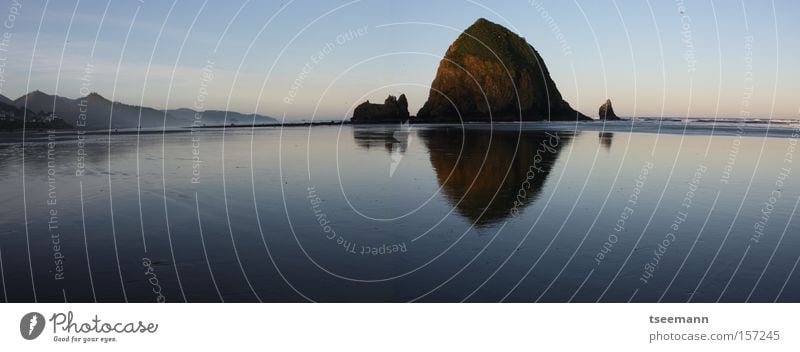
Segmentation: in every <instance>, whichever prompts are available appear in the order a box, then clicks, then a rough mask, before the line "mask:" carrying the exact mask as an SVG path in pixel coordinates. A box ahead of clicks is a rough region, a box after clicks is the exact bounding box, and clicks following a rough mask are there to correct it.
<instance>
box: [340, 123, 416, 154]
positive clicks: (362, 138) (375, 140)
mask: <svg viewBox="0 0 800 352" xmlns="http://www.w3.org/2000/svg"><path fill="white" fill-rule="evenodd" d="M396 126H397V127H393V128H386V129H380V128H357V127H354V128H353V139H354V140H355V142H356V145H358V146H359V147H361V148H364V149H367V150H369V149H372V148H384V149H386V152H388V153H390V154H391V153H392V152H400V153H405V152H406V148H408V136H409V134H410V133H411V131H410V130H409V128H408V127H407V126H408V124H405V125H401V124H397V125H396Z"/></svg>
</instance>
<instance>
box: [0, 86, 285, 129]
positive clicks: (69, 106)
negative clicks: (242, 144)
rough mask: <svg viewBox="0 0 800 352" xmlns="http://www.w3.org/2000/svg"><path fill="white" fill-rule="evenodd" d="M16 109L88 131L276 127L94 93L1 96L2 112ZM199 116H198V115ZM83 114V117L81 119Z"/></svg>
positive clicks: (261, 119) (233, 115) (244, 117)
mask: <svg viewBox="0 0 800 352" xmlns="http://www.w3.org/2000/svg"><path fill="white" fill-rule="evenodd" d="M11 109H16V110H14V112H15V113H16V115H17V116H18V117H19V118H20V119H21V116H20V113H21V112H22V111H24V109H27V110H28V111H30V112H32V113H34V114H36V115H39V116H42V115H50V114H53V113H54V114H55V115H56V116H57V117H59V118H61V119H63V120H64V121H65V122H67V123H69V124H70V125H73V126H79V124H78V120H79V119H81V121H82V122H83V121H85V126H82V128H85V129H109V128H136V127H138V126H140V127H142V128H152V127H162V126H166V127H185V126H191V125H192V124H193V123H194V122H195V116H199V117H200V118H199V122H198V123H199V124H202V125H207V126H213V125H223V124H226V125H230V124H232V123H233V124H237V125H249V124H251V123H253V124H268V123H277V122H278V121H277V120H276V119H274V118H272V117H269V116H264V115H258V114H256V115H253V114H242V113H238V112H233V111H228V112H227V119H226V112H225V111H219V110H207V111H202V112H198V111H195V110H192V109H186V108H183V109H172V110H166V111H164V110H158V109H153V108H150V107H146V106H138V105H128V104H124V103H120V102H112V101H110V100H108V99H106V98H104V97H103V96H101V95H100V94H97V93H91V94H89V95H87V96H85V97H81V98H77V99H70V98H66V97H61V96H57V95H50V94H47V93H44V92H41V91H38V90H36V91H33V92H30V93H28V94H26V95H23V96H21V97H19V98H17V99H15V100H11V99H9V98H7V97H5V96H2V95H0V111H4V110H9V111H10V110H11ZM198 113H199V115H198ZM81 114H83V115H81Z"/></svg>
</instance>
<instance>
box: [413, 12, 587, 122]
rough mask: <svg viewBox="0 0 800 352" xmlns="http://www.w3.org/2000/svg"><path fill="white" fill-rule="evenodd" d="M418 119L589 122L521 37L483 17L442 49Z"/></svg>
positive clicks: (536, 53)
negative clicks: (442, 53) (444, 50)
mask: <svg viewBox="0 0 800 352" xmlns="http://www.w3.org/2000/svg"><path fill="white" fill-rule="evenodd" d="M417 118H419V119H423V120H433V121H442V120H444V121H457V120H459V119H461V120H467V121H490V120H491V121H517V120H520V119H521V120H576V119H577V120H590V118H589V117H587V116H585V115H583V114H581V113H579V112H577V111H575V110H574V109H572V108H571V107H570V106H569V104H568V103H567V102H565V101H564V100H563V99H562V97H561V93H559V91H558V88H557V87H556V84H555V82H553V80H552V79H551V78H550V73H549V72H548V71H547V67H546V66H545V64H544V61H543V60H542V57H541V56H539V53H538V52H536V50H535V49H534V48H533V47H532V46H531V45H529V44H528V43H527V42H526V41H525V39H524V38H522V37H520V36H518V35H516V34H514V33H513V32H511V31H510V30H508V29H506V28H505V27H503V26H500V25H498V24H495V23H492V22H489V21H488V20H486V19H482V18H481V19H479V20H478V21H476V22H475V23H474V24H473V25H472V26H470V27H469V28H467V29H466V30H465V31H464V33H462V34H461V35H460V36H459V37H458V39H456V41H455V42H453V44H452V45H450V48H448V49H447V53H446V54H445V57H444V59H442V61H441V62H440V63H439V69H438V71H437V72H436V78H434V80H433V83H432V84H431V90H430V93H429V96H428V101H427V102H426V103H425V105H424V106H423V107H422V109H420V111H419V113H418V114H417Z"/></svg>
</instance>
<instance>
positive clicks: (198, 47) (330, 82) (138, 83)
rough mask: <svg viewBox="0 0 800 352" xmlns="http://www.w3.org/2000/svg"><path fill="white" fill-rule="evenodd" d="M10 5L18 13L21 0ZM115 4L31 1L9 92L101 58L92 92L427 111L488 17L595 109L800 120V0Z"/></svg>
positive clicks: (74, 84)
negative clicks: (472, 31) (462, 35)
mask: <svg viewBox="0 0 800 352" xmlns="http://www.w3.org/2000/svg"><path fill="white" fill-rule="evenodd" d="M4 3H5V6H3V7H2V8H0V14H2V16H3V19H7V18H8V15H9V13H10V11H12V8H13V7H14V6H13V2H11V1H7V0H6V1H5V2H4ZM107 4H108V2H107V1H101V0H82V1H80V2H77V1H70V0H59V1H49V2H44V1H26V2H24V3H23V5H22V7H21V8H19V11H20V14H19V15H18V16H16V17H15V18H14V22H13V23H12V24H13V27H12V28H11V29H7V28H3V30H5V31H7V32H8V33H10V35H11V39H10V41H9V46H8V51H7V52H4V53H3V52H0V54H2V55H0V56H3V55H5V57H6V59H5V66H4V71H3V77H2V78H3V79H5V82H4V84H3V86H2V91H1V92H0V93H2V94H3V95H6V96H8V97H10V98H12V99H14V98H16V97H18V96H20V95H22V94H24V93H25V92H26V91H29V90H34V89H39V90H42V91H44V92H47V93H58V94H60V95H64V96H68V97H77V96H79V95H80V89H81V84H82V81H81V78H82V77H84V71H85V69H86V67H87V64H91V65H92V67H93V72H92V73H91V75H90V76H85V77H84V78H86V79H87V80H86V81H87V82H91V90H92V91H97V92H99V93H101V94H102V95H104V96H106V97H108V98H112V96H113V97H114V100H117V101H122V102H126V103H133V104H138V103H139V102H140V101H143V102H144V104H145V105H148V106H154V107H158V108H163V107H165V106H168V107H170V108H174V107H190V106H192V105H195V103H196V101H197V100H198V95H200V96H201V99H205V100H206V103H205V107H206V108H209V109H212V108H213V109H225V108H226V106H229V107H230V109H231V110H236V111H241V112H253V111H258V112H259V113H263V114H267V115H271V116H275V117H281V116H283V115H284V114H285V115H286V116H287V118H289V119H300V118H310V117H311V116H312V115H313V114H314V113H315V111H316V116H317V118H325V119H329V118H335V119H338V118H343V117H345V116H347V115H348V113H349V112H350V111H351V109H352V108H353V106H354V104H357V103H360V102H361V101H363V100H365V99H371V100H373V101H376V100H377V101H382V100H383V98H385V96H386V95H387V94H389V93H392V94H397V93H400V92H403V93H406V95H407V96H408V98H409V102H410V105H411V109H412V113H416V110H417V109H418V108H419V107H420V106H421V105H422V104H423V103H424V101H425V99H426V98H427V93H428V87H427V86H428V85H429V84H430V83H431V81H432V80H433V77H434V75H435V72H436V67H437V66H438V62H439V60H440V59H441V56H442V55H443V54H444V52H445V50H446V49H447V47H448V45H449V44H450V43H451V42H452V41H453V40H454V39H455V38H456V37H457V36H458V34H459V32H460V31H461V30H463V29H465V28H466V27H468V26H469V25H470V24H471V23H472V22H474V21H475V20H476V19H477V18H480V17H485V18H487V19H489V20H491V21H494V22H496V23H499V24H502V25H504V26H506V27H508V28H511V29H512V30H514V31H516V32H517V33H518V34H520V35H521V36H523V37H525V38H526V39H527V40H528V41H529V42H530V43H531V44H532V45H533V46H534V47H536V49H537V50H539V52H540V54H541V55H542V56H543V57H544V59H545V62H546V63H547V65H548V68H549V70H550V72H551V74H552V76H553V79H554V80H555V81H556V84H557V85H558V87H559V89H560V90H561V92H562V94H563V95H564V97H565V99H566V100H567V101H568V102H569V103H570V104H571V105H572V106H573V107H575V108H576V109H578V110H580V111H582V112H584V113H586V114H588V115H590V116H596V114H597V107H598V106H599V105H600V104H601V103H602V102H603V101H604V100H605V99H606V97H609V98H611V99H612V100H613V101H614V106H615V110H617V112H618V114H620V115H624V116H631V115H637V116H659V115H661V114H663V115H665V116H686V115H689V116H709V117H710V116H715V115H716V116H720V117H737V116H741V115H742V114H741V110H742V109H743V106H745V105H746V106H745V107H744V108H745V109H746V110H749V111H750V112H751V113H752V115H753V116H757V117H767V116H769V115H770V114H772V115H773V116H775V117H797V116H798V108H799V107H800V100H798V99H797V98H796V97H795V95H796V94H797V92H800V68H798V65H797V63H798V62H800V49H798V46H797V45H796V44H797V36H798V34H800V24H798V21H797V18H798V15H800V2H798V1H793V0H780V1H774V2H772V1H765V0H747V1H719V0H718V1H710V0H697V1H694V0H686V1H656V0H651V1H649V2H648V1H643V0H635V1H633V0H630V1H628V0H620V1H595V0H591V1H590V0H579V1H565V0H559V1H546V0H541V1H530V0H514V1H512V0H507V1H491V2H490V1H486V0H482V1H460V0H453V1H382V0H374V1H370V0H365V1H352V2H345V1H341V2H340V1H310V0H299V1H249V2H248V1H244V0H229V1H219V0H213V1H208V2H206V3H205V4H204V2H203V1H199V0H192V1H189V0H179V1H177V2H173V1H171V0H165V1H154V0H149V1H147V0H146V1H136V0H119V1H116V0H115V1H112V2H111V4H110V6H108V11H107V13H106V16H105V20H104V21H103V22H102V27H101V19H102V18H103V13H104V12H105V11H106V7H107ZM173 4H174V7H173ZM681 4H683V5H684V6H685V10H684V13H683V14H681V13H680V9H679V6H680V5H681ZM170 10H171V12H170ZM168 13H169V15H168ZM73 14H74V16H73ZM550 18H552V21H548V20H549V19H550ZM270 21H271V22H270ZM40 23H42V25H41V29H40V28H39V25H40ZM192 24H193V26H192ZM70 25H71V27H70ZM162 26H163V30H162ZM359 29H361V33H360V34H354V35H351V36H349V37H343V36H342V35H346V34H347V33H352V32H353V31H356V32H357V31H358V30H359ZM626 29H627V30H626ZM98 30H99V35H98ZM129 30H130V36H129V37H128V39H127V41H126V37H127V34H128V31H129ZM747 36H752V41H749V40H748V39H747V38H746V37H747ZM95 38H97V41H95ZM684 38H690V39H691V45H690V44H688V43H687V42H685V41H684ZM337 40H338V42H337ZM34 43H36V45H35V46H34ZM65 43H66V45H65ZM327 43H332V44H333V45H327ZM748 43H750V45H751V46H752V54H750V53H748V48H747V45H748ZM218 44H219V46H217V45H218ZM93 47H94V48H95V51H94V55H93V56H92V48H93ZM326 47H327V48H331V49H330V50H329V52H328V53H327V54H326V55H324V57H321V58H318V59H314V58H313V57H312V56H313V55H314V54H315V53H316V52H318V51H320V50H323V49H325V48H326ZM62 49H63V53H62ZM215 49H216V50H215ZM687 54H693V55H694V58H695V59H696V63H695V64H693V65H692V64H690V62H689V61H687V60H686V55H687ZM151 57H152V61H151ZM62 58H63V59H62ZM0 59H2V57H0ZM32 59H33V61H31V60H32ZM748 60H752V69H751V68H749V67H748V66H747V61H748ZM209 61H211V62H213V63H214V64H213V69H212V70H211V72H213V75H214V77H213V79H212V80H211V81H207V80H206V82H205V83H207V84H208V87H207V94H206V93H204V92H203V91H202V90H201V87H202V85H203V78H202V77H203V72H204V71H203V67H204V66H206V65H207V63H208V62H209ZM304 67H305V70H306V71H309V73H307V74H303V73H302V72H303V71H304ZM118 68H119V70H118ZM692 68H693V69H694V71H693V72H689V71H691V69H692ZM309 69H310V70H309ZM29 72H31V73H30V75H29ZM299 76H302V77H301V78H298V77H299ZM748 78H752V81H751V80H749V79H748ZM295 81H297V82H299V83H301V84H302V87H295V88H293V87H292V86H293V82H295ZM750 85H752V87H753V94H752V96H747V95H746V93H747V92H748V88H747V87H748V86H750ZM262 89H263V90H262ZM292 95H293V97H292ZM348 117H349V116H348Z"/></svg>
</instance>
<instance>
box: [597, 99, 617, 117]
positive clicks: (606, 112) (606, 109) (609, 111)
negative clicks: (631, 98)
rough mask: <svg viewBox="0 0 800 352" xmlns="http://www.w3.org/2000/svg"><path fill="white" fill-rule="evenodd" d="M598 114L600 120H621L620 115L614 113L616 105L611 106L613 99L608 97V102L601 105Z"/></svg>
mask: <svg viewBox="0 0 800 352" xmlns="http://www.w3.org/2000/svg"><path fill="white" fill-rule="evenodd" d="M598 115H599V116H600V120H619V117H617V115H616V114H614V107H613V106H611V99H606V102H605V103H603V105H600V110H599V112H598Z"/></svg>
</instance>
